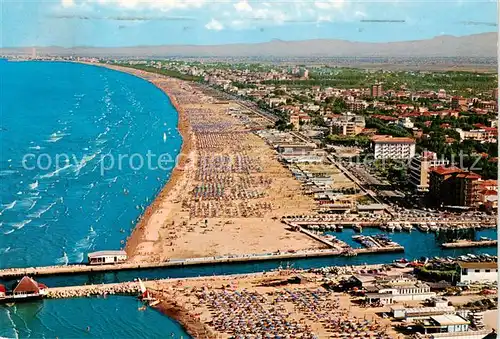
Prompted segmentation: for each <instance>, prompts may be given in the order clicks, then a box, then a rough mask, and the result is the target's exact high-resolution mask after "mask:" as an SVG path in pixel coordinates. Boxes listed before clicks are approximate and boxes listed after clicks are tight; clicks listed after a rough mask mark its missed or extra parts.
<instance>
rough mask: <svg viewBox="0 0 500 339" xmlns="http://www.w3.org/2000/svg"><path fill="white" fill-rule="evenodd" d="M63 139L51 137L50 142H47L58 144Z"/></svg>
mask: <svg viewBox="0 0 500 339" xmlns="http://www.w3.org/2000/svg"><path fill="white" fill-rule="evenodd" d="M62 138H63V137H50V139H48V140H45V141H47V142H58V141H59V140H61V139H62Z"/></svg>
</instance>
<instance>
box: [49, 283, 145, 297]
mask: <svg viewBox="0 0 500 339" xmlns="http://www.w3.org/2000/svg"><path fill="white" fill-rule="evenodd" d="M139 291H140V287H139V283H137V282H126V283H118V284H101V285H83V286H68V287H53V288H48V289H47V294H46V295H45V297H46V298H49V299H59V298H81V297H92V296H107V295H114V294H124V295H137V294H138V293H139Z"/></svg>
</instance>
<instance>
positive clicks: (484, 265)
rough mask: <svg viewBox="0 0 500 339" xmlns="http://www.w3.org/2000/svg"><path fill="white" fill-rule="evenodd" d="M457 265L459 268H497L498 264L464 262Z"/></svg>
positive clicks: (493, 262)
mask: <svg viewBox="0 0 500 339" xmlns="http://www.w3.org/2000/svg"><path fill="white" fill-rule="evenodd" d="M458 265H459V266H460V267H461V268H490V269H491V268H493V269H495V268H498V263H497V262H496V261H483V262H465V261H459V262H458Z"/></svg>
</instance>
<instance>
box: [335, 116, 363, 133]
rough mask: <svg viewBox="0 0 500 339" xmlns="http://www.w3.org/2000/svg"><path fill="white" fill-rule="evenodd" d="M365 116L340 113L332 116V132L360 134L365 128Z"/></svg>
mask: <svg viewBox="0 0 500 339" xmlns="http://www.w3.org/2000/svg"><path fill="white" fill-rule="evenodd" d="M365 126H366V125H365V117H363V116H362V115H350V114H347V115H340V116H335V117H332V118H331V120H330V122H329V127H330V134H340V135H345V136H353V135H358V134H360V133H361V132H362V131H363V129H364V128H365Z"/></svg>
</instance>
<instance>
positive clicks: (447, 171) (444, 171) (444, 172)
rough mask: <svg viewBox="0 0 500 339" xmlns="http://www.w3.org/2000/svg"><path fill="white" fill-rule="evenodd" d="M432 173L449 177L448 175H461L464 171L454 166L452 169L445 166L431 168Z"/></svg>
mask: <svg viewBox="0 0 500 339" xmlns="http://www.w3.org/2000/svg"><path fill="white" fill-rule="evenodd" d="M430 171H432V172H434V173H436V174H439V175H447V174H454V173H461V172H462V170H461V169H460V168H458V167H455V166H452V167H444V166H437V167H433V168H431V170H430Z"/></svg>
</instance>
